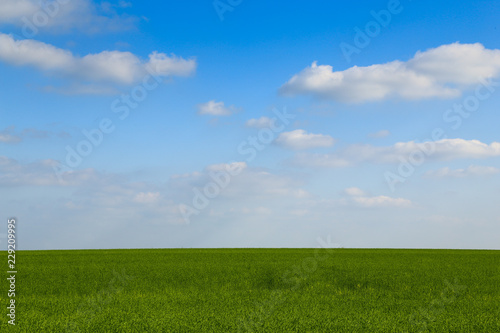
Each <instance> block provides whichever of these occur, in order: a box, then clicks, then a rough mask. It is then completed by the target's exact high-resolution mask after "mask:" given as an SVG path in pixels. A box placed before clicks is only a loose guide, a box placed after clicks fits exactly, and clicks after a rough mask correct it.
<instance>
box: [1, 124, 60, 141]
mask: <svg viewBox="0 0 500 333" xmlns="http://www.w3.org/2000/svg"><path fill="white" fill-rule="evenodd" d="M54 136H58V137H68V136H69V134H68V133H66V132H64V131H62V132H59V133H54V132H52V131H46V130H39V129H36V128H25V129H23V130H22V131H16V128H15V126H9V127H7V128H5V129H3V130H1V131H0V142H3V143H18V142H21V141H23V140H24V139H26V138H33V139H46V138H49V137H54Z"/></svg>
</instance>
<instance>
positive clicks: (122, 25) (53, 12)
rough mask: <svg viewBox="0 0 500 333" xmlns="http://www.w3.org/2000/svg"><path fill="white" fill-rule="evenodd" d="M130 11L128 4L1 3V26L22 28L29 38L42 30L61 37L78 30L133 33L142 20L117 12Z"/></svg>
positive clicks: (80, 1)
mask: <svg viewBox="0 0 500 333" xmlns="http://www.w3.org/2000/svg"><path fill="white" fill-rule="evenodd" d="M127 7H130V5H129V4H127V3H126V2H123V1H122V2H120V3H118V5H111V4H110V3H109V2H103V3H101V4H100V5H96V4H95V3H94V2H93V1H90V0H70V1H59V0H52V1H40V0H1V1H0V24H2V23H7V24H13V25H16V26H21V27H22V32H23V34H24V35H25V36H26V37H32V36H33V35H35V34H37V33H38V32H39V31H40V30H45V31H50V32H55V33H61V32H69V31H71V30H72V29H78V30H80V31H83V32H86V33H98V32H104V31H122V30H129V29H132V28H133V27H134V26H135V24H136V23H137V21H138V19H137V18H136V17H134V16H131V15H125V14H119V13H118V10H117V9H122V8H127Z"/></svg>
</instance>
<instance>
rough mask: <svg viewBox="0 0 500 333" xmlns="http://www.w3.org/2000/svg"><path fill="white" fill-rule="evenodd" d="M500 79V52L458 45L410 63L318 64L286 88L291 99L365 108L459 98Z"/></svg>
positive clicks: (421, 55) (431, 51) (422, 55)
mask: <svg viewBox="0 0 500 333" xmlns="http://www.w3.org/2000/svg"><path fill="white" fill-rule="evenodd" d="M499 74H500V50H496V49H495V50H489V49H485V48H484V46H483V45H482V44H479V43H476V44H460V43H454V44H449V45H442V46H440V47H437V48H434V49H429V50H427V51H425V52H417V53H416V54H415V56H414V57H413V58H412V59H410V60H408V61H406V62H402V61H398V60H396V61H392V62H389V63H385V64H376V65H371V66H367V67H358V66H354V67H351V68H348V69H346V70H343V71H335V72H334V71H333V68H332V66H329V65H317V63H316V62H314V63H313V64H312V65H311V66H310V67H307V68H305V69H304V70H302V71H301V72H300V73H298V74H296V75H294V76H293V77H292V78H291V79H290V80H289V81H288V82H286V83H285V84H284V85H283V86H282V87H281V89H280V91H281V93H283V94H285V95H291V96H293V95H300V94H311V95H314V96H318V97H324V98H330V99H333V100H337V101H340V102H348V103H362V102H369V101H378V100H383V99H388V98H393V97H396V98H403V99H410V100H415V99H425V98H433V97H439V98H451V97H457V96H459V95H460V94H461V92H462V91H463V90H465V89H467V88H469V87H470V86H471V85H474V84H478V83H479V82H481V80H484V79H487V78H494V77H497V76H498V75H499Z"/></svg>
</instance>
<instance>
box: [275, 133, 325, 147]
mask: <svg viewBox="0 0 500 333" xmlns="http://www.w3.org/2000/svg"><path fill="white" fill-rule="evenodd" d="M276 143H277V144H278V145H280V146H282V147H285V148H290V149H296V150H301V149H311V148H318V147H331V146H333V144H334V143H335V140H334V139H333V138H332V137H331V136H329V135H324V134H312V133H307V132H306V131H305V130H303V129H297V130H293V131H290V132H283V133H281V134H280V135H279V136H278V138H277V139H276Z"/></svg>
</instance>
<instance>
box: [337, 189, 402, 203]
mask: <svg viewBox="0 0 500 333" xmlns="http://www.w3.org/2000/svg"><path fill="white" fill-rule="evenodd" d="M344 193H345V194H346V195H347V196H348V198H347V199H343V200H341V203H343V204H347V205H355V206H360V207H364V208H374V207H410V206H411V205H412V204H411V201H410V200H407V199H403V198H392V197H388V196H385V195H379V196H369V195H367V194H366V193H365V192H364V191H363V190H361V189H359V188H357V187H350V188H346V189H345V190H344Z"/></svg>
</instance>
